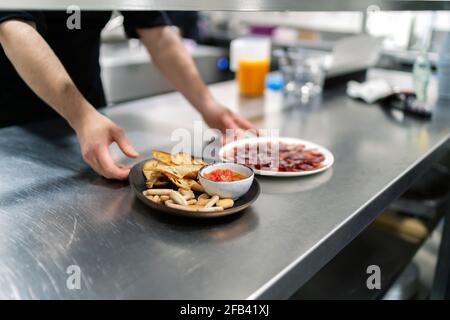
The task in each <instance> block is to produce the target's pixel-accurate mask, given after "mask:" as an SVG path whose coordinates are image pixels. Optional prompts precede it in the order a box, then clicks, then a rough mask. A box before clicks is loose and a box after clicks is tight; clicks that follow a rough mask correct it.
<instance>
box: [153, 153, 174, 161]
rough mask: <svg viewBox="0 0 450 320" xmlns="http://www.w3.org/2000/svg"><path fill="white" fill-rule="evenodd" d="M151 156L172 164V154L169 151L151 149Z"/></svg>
mask: <svg viewBox="0 0 450 320" xmlns="http://www.w3.org/2000/svg"><path fill="white" fill-rule="evenodd" d="M152 156H153V158H155V159H156V160H159V161H161V162H162V163H164V164H166V165H173V164H174V163H173V162H172V155H171V154H170V153H167V152H164V151H159V150H152Z"/></svg>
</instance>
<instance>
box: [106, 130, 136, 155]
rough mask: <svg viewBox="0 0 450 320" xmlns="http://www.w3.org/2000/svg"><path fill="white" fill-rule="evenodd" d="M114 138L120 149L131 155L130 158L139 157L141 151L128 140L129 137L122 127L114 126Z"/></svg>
mask: <svg viewBox="0 0 450 320" xmlns="http://www.w3.org/2000/svg"><path fill="white" fill-rule="evenodd" d="M112 138H113V140H114V141H115V142H116V143H117V145H118V146H119V148H120V150H122V152H123V153H124V154H125V155H126V156H128V157H130V158H137V157H139V153H137V151H136V150H135V149H134V148H133V146H132V145H131V143H130V142H129V141H128V139H127V137H126V136H125V133H124V132H123V130H122V129H120V128H118V127H117V128H114V129H113V131H112Z"/></svg>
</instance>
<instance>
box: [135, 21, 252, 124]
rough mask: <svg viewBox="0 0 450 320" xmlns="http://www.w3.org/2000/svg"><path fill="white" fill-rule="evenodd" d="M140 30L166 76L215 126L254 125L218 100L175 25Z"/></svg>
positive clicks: (141, 36)
mask: <svg viewBox="0 0 450 320" xmlns="http://www.w3.org/2000/svg"><path fill="white" fill-rule="evenodd" d="M137 31H138V34H139V36H140V38H141V40H142V42H143V43H144V45H145V47H146V48H147V50H148V52H149V53H150V55H151V56H152V59H153V61H154V62H155V63H156V65H157V66H158V68H159V69H160V70H161V72H162V73H163V74H164V76H165V77H166V78H167V79H168V80H169V82H170V83H172V85H173V86H174V87H175V88H176V89H177V90H178V91H180V92H181V93H182V94H183V95H184V96H185V97H186V99H187V100H188V101H189V102H190V103H191V104H192V105H193V106H194V108H196V109H197V111H199V112H200V113H201V114H202V116H203V119H204V120H205V122H206V123H207V124H208V125H209V126H210V127H211V128H216V129H219V130H220V131H222V133H225V130H226V129H254V127H253V125H252V124H251V123H250V122H248V121H247V120H245V119H243V118H241V117H239V116H238V115H236V114H234V113H233V112H231V111H230V110H228V109H226V108H225V107H223V106H221V105H220V104H218V103H217V102H216V101H215V99H214V98H213V96H212V95H211V93H210V92H209V90H208V88H207V87H206V85H205V83H204V82H203V81H202V79H201V77H200V73H199V72H198V70H197V67H196V66H195V64H194V61H193V60H192V58H191V56H190V55H189V53H188V52H187V51H186V49H185V48H184V46H183V44H182V42H181V40H180V37H179V36H178V35H177V34H176V33H175V32H174V31H173V30H172V28H170V27H167V26H166V27H156V28H144V29H138V30H137Z"/></svg>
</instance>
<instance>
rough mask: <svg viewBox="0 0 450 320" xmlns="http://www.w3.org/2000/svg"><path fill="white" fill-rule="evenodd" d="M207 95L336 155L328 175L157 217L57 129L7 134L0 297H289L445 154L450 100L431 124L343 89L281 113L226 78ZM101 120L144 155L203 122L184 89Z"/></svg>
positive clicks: (1, 160)
mask: <svg viewBox="0 0 450 320" xmlns="http://www.w3.org/2000/svg"><path fill="white" fill-rule="evenodd" d="M371 76H383V77H385V78H387V79H389V80H390V81H392V82H393V83H401V82H405V81H406V82H407V81H409V80H408V77H407V76H405V75H404V74H400V73H393V72H380V71H373V72H372V73H371ZM211 89H212V90H213V92H214V94H215V95H216V96H217V98H218V99H220V100H221V101H222V102H223V103H225V104H228V105H229V106H230V107H231V108H232V109H235V110H236V111H238V112H240V113H242V114H243V115H245V116H247V117H249V118H251V119H252V121H254V122H255V123H256V124H257V125H258V126H260V127H270V128H280V129H281V132H282V134H283V135H287V136H293V137H301V138H304V139H310V140H313V141H315V142H317V143H319V144H322V145H324V146H326V147H328V148H329V149H330V150H331V151H332V152H333V153H334V155H335V158H336V163H335V165H334V167H333V168H332V169H331V170H329V171H327V172H325V173H323V174H319V175H316V176H312V177H309V178H293V179H283V180H281V179H275V178H258V179H259V181H260V183H261V187H262V194H261V196H260V198H259V199H258V200H257V201H256V203H255V204H254V205H253V206H252V207H251V208H250V209H249V210H248V211H247V212H246V213H245V214H242V215H239V216H236V217H231V218H228V219H222V220H217V221H199V220H189V219H180V218H176V217H169V216H164V215H162V214H159V213H157V212H152V211H150V210H149V209H148V208H147V207H145V206H144V205H142V204H141V203H139V202H138V201H137V200H136V199H135V197H134V196H133V194H132V192H131V190H130V188H129V187H128V185H127V184H126V183H120V182H110V181H107V180H105V179H103V178H101V177H98V176H96V175H95V174H94V173H93V172H92V171H91V170H90V169H89V168H88V167H87V165H85V164H84V163H83V161H82V158H81V156H80V154H79V151H78V146H77V142H76V139H75V137H74V136H73V135H72V133H71V132H70V130H68V129H67V127H66V126H65V125H64V124H63V123H62V122H58V121H56V122H50V123H46V124H40V125H34V126H29V127H11V128H6V129H2V130H0V177H1V180H0V234H1V235H2V236H1V237H0V298H3V299H5V298H69V299H71V298H156V299H158V298H169V299H172V298H188V299H205V298H208V299H215V298H217V299H221V298H250V299H255V298H287V297H289V296H290V295H291V294H292V293H293V292H294V291H295V290H296V289H297V288H299V287H300V286H301V285H302V284H303V283H305V281H307V280H308V279H309V278H310V277H311V276H312V275H313V274H314V273H315V272H317V271H318V270H319V269H320V268H321V267H322V266H323V265H324V264H325V263H327V262H328V261H329V260H330V259H331V258H333V256H334V255H336V254H337V253H338V252H339V251H340V250H341V249H342V248H343V247H344V246H346V245H347V244H348V243H349V242H350V241H351V240H352V239H353V238H354V237H355V236H356V235H357V234H358V233H359V232H361V231H362V230H363V229H364V228H365V227H366V226H367V225H368V224H369V223H370V222H371V221H372V220H373V219H374V218H375V217H376V216H377V214H378V213H379V212H380V210H382V209H383V208H384V207H386V206H387V205H388V203H389V202H390V201H392V200H393V199H394V198H396V197H397V196H398V195H399V194H400V193H401V192H403V191H404V190H405V189H406V188H407V187H408V185H409V184H410V183H411V182H412V181H413V179H414V178H415V177H417V175H419V174H420V173H421V172H424V171H425V170H426V169H427V167H428V166H429V165H430V164H431V162H433V161H434V160H436V159H438V158H440V157H441V156H442V155H443V154H444V152H446V151H447V150H448V148H449V141H450V140H449V138H450V125H449V124H450V107H449V106H448V105H445V104H438V105H437V106H436V111H435V117H434V118H433V120H432V121H431V122H423V121H419V120H414V119H407V118H405V119H403V121H400V118H398V117H391V116H390V115H389V114H388V113H385V112H383V111H382V110H381V109H379V108H378V107H374V106H368V105H365V104H363V103H361V102H357V101H354V100H351V99H349V98H347V97H346V96H345V95H344V88H335V89H333V90H330V91H327V92H326V93H325V95H324V97H323V103H322V104H319V105H317V106H316V107H313V108H310V109H306V108H304V107H303V108H298V107H297V108H289V109H284V110H283V109H282V106H281V104H280V97H279V96H277V95H276V94H274V93H270V94H268V95H267V96H266V100H265V101H263V100H261V99H242V98H239V97H238V95H237V93H236V88H235V86H234V84H233V83H232V82H229V83H221V84H216V85H212V86H211ZM107 114H108V115H109V116H110V117H111V118H113V119H114V120H115V121H117V122H118V123H119V124H120V125H122V126H123V127H124V129H125V130H126V132H127V134H128V136H129V138H130V140H131V141H132V142H133V143H134V144H135V145H136V147H137V149H138V150H139V151H140V152H141V153H142V155H143V156H148V155H149V153H150V150H151V149H152V148H155V147H156V148H169V147H170V146H171V145H172V144H173V142H171V141H170V134H171V132H172V130H173V129H175V128H178V127H186V128H192V125H193V121H194V120H196V119H199V117H198V116H197V115H196V114H195V113H194V112H193V111H192V110H191V109H190V107H189V106H188V105H187V103H186V102H185V100H184V99H183V98H182V97H181V96H180V95H179V94H177V93H172V94H166V95H162V96H158V97H154V98H148V99H143V100H139V101H135V102H132V103H127V104H123V105H120V106H117V107H114V108H110V109H108V110H107ZM113 151H114V154H115V155H116V156H117V157H118V158H119V153H118V152H117V150H116V149H114V150H113ZM70 265H77V266H79V268H80V269H81V289H80V290H69V289H68V288H67V286H66V280H67V277H68V276H69V275H68V274H67V273H66V271H67V268H68V267H69V266H70ZM361 272H365V270H361Z"/></svg>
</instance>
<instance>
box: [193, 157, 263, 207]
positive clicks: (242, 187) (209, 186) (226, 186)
mask: <svg viewBox="0 0 450 320" xmlns="http://www.w3.org/2000/svg"><path fill="white" fill-rule="evenodd" d="M216 169H230V170H232V171H234V172H237V173H240V174H242V175H243V176H245V177H247V178H245V179H242V180H238V181H229V182H227V181H212V180H209V179H207V178H205V177H204V176H203V175H204V174H206V173H209V172H211V171H213V170H216ZM254 178H255V174H254V173H253V170H252V169H251V168H249V167H247V166H246V165H243V164H240V163H227V162H218V163H213V164H210V165H207V166H204V167H203V168H201V169H200V171H199V172H198V179H199V181H200V184H201V185H202V186H203V188H205V191H206V193H207V194H209V195H211V196H213V195H218V196H219V197H221V198H231V199H233V200H236V199H237V198H239V197H241V196H243V195H244V194H245V193H247V191H248V190H249V189H250V187H251V186H252V183H253V179H254Z"/></svg>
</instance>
